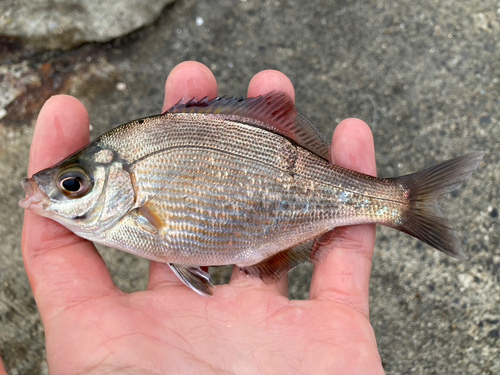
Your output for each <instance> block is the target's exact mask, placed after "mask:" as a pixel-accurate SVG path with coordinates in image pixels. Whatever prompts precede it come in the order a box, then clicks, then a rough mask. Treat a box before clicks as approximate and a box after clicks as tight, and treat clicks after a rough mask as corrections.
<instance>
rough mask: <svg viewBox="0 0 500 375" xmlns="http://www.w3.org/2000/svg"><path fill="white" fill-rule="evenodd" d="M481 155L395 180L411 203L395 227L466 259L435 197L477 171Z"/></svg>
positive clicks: (453, 230) (454, 255)
mask: <svg viewBox="0 0 500 375" xmlns="http://www.w3.org/2000/svg"><path fill="white" fill-rule="evenodd" d="M483 156H484V152H472V153H470V154H467V155H464V156H460V157H458V158H455V159H451V160H448V161H445V162H443V163H441V164H438V165H435V166H433V167H431V168H428V169H425V170H423V171H420V172H417V173H414V174H411V175H407V176H402V177H398V178H395V179H394V181H395V182H397V183H399V184H401V185H402V186H403V187H404V189H405V191H406V194H407V198H408V199H409V200H410V209H409V210H408V212H407V214H406V215H404V216H403V217H402V219H401V221H400V222H399V223H398V225H395V228H397V229H399V230H401V231H403V232H405V233H408V234H409V235H411V236H413V237H416V238H418V239H419V240H421V241H423V242H425V243H427V244H429V245H431V246H432V247H434V248H435V249H437V250H439V251H442V252H443V253H446V254H448V255H450V256H452V257H454V258H457V259H466V258H467V256H466V255H465V254H464V252H463V251H462V246H461V242H460V239H459V238H458V236H457V232H456V230H455V229H453V228H452V226H451V224H450V223H449V222H448V220H446V219H445V218H444V217H443V215H442V214H441V211H440V209H439V207H438V198H439V197H440V196H441V195H443V194H446V193H449V192H451V191H453V190H455V189H456V188H457V187H458V186H459V185H460V184H461V183H462V182H464V181H465V180H467V179H468V178H469V177H470V175H471V174H472V172H474V170H475V169H476V168H477V166H478V165H479V163H480V162H481V159H482V158H483Z"/></svg>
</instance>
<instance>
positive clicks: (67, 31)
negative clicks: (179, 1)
mask: <svg viewBox="0 0 500 375" xmlns="http://www.w3.org/2000/svg"><path fill="white" fill-rule="evenodd" d="M173 1H174V0H109V1H99V0H56V1H50V0H36V1H17V0H4V1H2V2H1V3H0V35H3V36H8V37H14V38H19V39H21V40H22V41H23V42H24V43H25V44H26V45H27V46H29V47H31V48H33V49H35V50H43V49H70V48H72V47H74V46H78V45H80V44H82V43H86V42H106V41H109V40H111V39H114V38H117V37H119V36H122V35H125V34H128V33H130V32H131V31H133V30H136V29H138V28H140V27H143V26H145V25H147V24H150V23H151V22H153V21H154V20H155V19H156V18H157V17H158V15H159V14H160V12H161V10H162V9H163V8H164V7H165V6H166V5H167V4H170V3H172V2H173Z"/></svg>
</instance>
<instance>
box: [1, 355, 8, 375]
mask: <svg viewBox="0 0 500 375" xmlns="http://www.w3.org/2000/svg"><path fill="white" fill-rule="evenodd" d="M0 375H7V371H5V367H4V366H3V363H2V358H0Z"/></svg>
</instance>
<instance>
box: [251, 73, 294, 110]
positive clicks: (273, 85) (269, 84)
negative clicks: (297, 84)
mask: <svg viewBox="0 0 500 375" xmlns="http://www.w3.org/2000/svg"><path fill="white" fill-rule="evenodd" d="M271 91H279V92H283V93H285V94H287V95H288V96H289V97H290V98H291V99H292V100H293V101H294V102H295V90H294V88H293V84H292V81H290V79H288V77H287V76H286V75H285V74H283V73H281V72H279V71H277V70H263V71H262V72H259V73H257V74H256V75H254V76H253V78H252V79H251V80H250V83H249V84H248V94H247V95H248V97H249V98H253V97H255V96H259V95H264V94H267V93H269V92H271Z"/></svg>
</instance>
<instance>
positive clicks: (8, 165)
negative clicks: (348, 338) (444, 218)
mask: <svg viewBox="0 0 500 375" xmlns="http://www.w3.org/2000/svg"><path fill="white" fill-rule="evenodd" d="M87 2H90V3H92V1H87ZM14 3H15V2H14V1H4V2H2V4H0V14H1V16H0V176H1V177H0V192H1V196H2V199H1V202H2V206H3V208H2V209H1V210H0V239H1V244H0V355H1V356H2V357H3V359H4V361H5V365H6V369H7V371H8V372H9V374H39V373H40V374H46V373H47V372H48V371H47V365H46V362H45V352H44V336H43V327H42V325H41V323H40V319H39V315H38V312H37V308H36V305H35V303H34V300H33V296H32V293H31V290H30V288H29V285H28V281H27V277H26V274H25V271H24V268H23V262H22V258H21V249H20V242H21V240H20V238H21V226H22V215H23V213H22V210H21V209H20V208H19V207H18V206H17V202H18V200H19V199H20V198H22V197H23V195H24V194H23V192H22V189H21V186H20V183H19V182H20V180H21V179H22V178H23V177H24V176H25V173H26V168H27V159H28V150H29V145H30V140H31V135H32V132H33V125H34V121H35V117H36V114H37V112H38V111H39V109H40V107H41V105H42V104H43V102H44V101H45V100H46V99H47V98H48V97H50V95H53V94H56V93H68V94H72V95H75V96H77V97H78V98H79V99H80V100H82V101H83V102H84V103H85V105H86V106H87V108H88V110H89V113H90V119H91V123H92V125H93V128H94V130H93V132H92V133H93V135H94V136H97V135H99V134H100V133H102V132H104V131H106V130H109V129H110V128H112V127H113V126H116V125H118V124H120V123H123V122H125V121H128V120H131V119H134V118H138V117H141V116H146V115H152V114H156V113H158V112H159V111H160V109H161V105H162V101H163V85H164V80H165V78H166V76H167V74H168V72H169V71H170V70H171V69H172V68H173V67H174V66H175V65H176V64H177V63H179V62H181V61H184V60H198V61H201V62H203V63H205V64H207V65H208V66H209V67H210V68H211V69H212V70H213V72H214V74H215V76H216V77H217V79H218V82H219V87H220V91H219V93H220V94H229V95H233V94H235V95H245V93H246V87H247V84H248V82H249V80H250V78H251V77H252V76H253V75H254V74H255V73H257V72H258V71H260V70H262V69H268V68H274V69H279V70H281V71H283V72H284V73H286V74H287V75H288V76H289V77H290V78H291V79H292V81H293V83H294V85H295V87H296V92H297V106H298V108H299V109H300V110H301V111H302V112H304V113H305V114H306V115H307V116H308V117H309V118H310V119H311V120H312V121H313V122H314V123H316V124H317V125H318V126H319V127H320V129H321V130H322V132H323V133H324V134H325V135H326V136H328V137H329V136H331V134H332V132H333V130H334V128H335V125H336V124H337V123H338V122H339V121H340V120H341V119H343V118H346V117H359V118H361V119H363V120H365V121H367V122H368V123H369V124H370V125H371V127H372V129H373V132H374V137H375V143H376V151H377V163H378V173H379V175H380V176H383V177H389V176H394V175H400V174H407V173H410V172H414V171H417V170H419V169H421V168H423V167H426V166H430V165H432V164H435V163H437V162H439V161H441V160H444V159H447V158H451V157H454V156H458V155H461V154H463V153H465V152H467V151H471V150H485V151H486V155H485V158H484V161H483V163H481V165H480V167H479V170H478V171H477V172H476V173H474V175H473V176H472V178H471V179H470V180H469V181H468V182H467V183H465V184H464V185H462V186H461V187H460V188H459V190H457V191H456V192H454V193H452V194H450V195H449V196H448V197H447V198H446V199H445V200H444V201H443V205H442V206H443V211H444V212H446V213H447V215H448V217H449V219H450V221H451V222H452V223H454V225H455V227H456V228H457V230H458V231H459V234H460V236H461V238H462V241H463V244H464V247H465V248H466V252H467V253H468V254H469V256H470V259H469V260H467V261H463V262H458V261H455V260H453V259H450V258H448V257H446V256H444V255H443V254H440V253H438V252H436V251H434V250H432V249H431V248H429V247H428V246H425V245H422V244H421V243H419V242H418V241H416V240H414V239H412V238H410V237H408V236H406V235H404V234H401V233H397V232H396V231H394V230H391V229H387V228H379V229H378V237H377V245H376V253H375V258H374V263H373V272H372V280H371V320H372V324H373V326H374V328H375V332H376V335H377V340H378V345H379V349H380V353H381V357H382V361H383V365H384V368H385V370H386V372H387V373H388V374H410V373H412V374H413V373H414V374H499V373H500V337H499V336H500V335H499V331H500V323H499V321H500V285H499V283H500V250H499V234H498V231H499V224H498V220H499V218H498V211H499V209H500V207H499V206H500V201H499V192H498V185H499V182H500V156H499V154H498V147H499V141H500V130H499V124H498V121H499V119H500V105H499V104H500V103H499V97H500V95H499V94H500V81H499V80H500V54H499V48H500V3H499V2H497V1H486V0H470V1H436V0H422V1H411V0H402V1H390V0H378V1H369V0H359V1H354V0H352V1H349V0H339V1H331V0H308V1H299V0H295V1H292V0H290V1H279V0H266V1H255V0H238V1H237V0H211V1H208V0H207V1H195V0H178V1H176V2H174V3H172V4H170V5H167V6H166V7H165V8H164V9H163V10H162V11H160V13H159V14H158V13H156V12H157V11H159V9H158V10H156V9H152V11H151V14H150V15H149V16H148V17H149V18H148V17H146V18H145V19H144V20H143V21H142V23H141V22H138V21H137V20H135V19H132V20H131V19H129V18H127V17H126V14H125V13H127V12H125V11H124V10H127V9H129V8H130V7H133V6H134V5H133V4H132V3H136V2H133V1H130V2H127V1H126V3H127V4H125V5H122V6H120V8H119V9H120V11H119V12H118V13H117V15H118V19H119V20H120V22H115V21H103V20H102V19H101V21H99V18H98V19H97V21H95V20H92V22H97V25H98V26H97V27H99V28H101V29H103V30H106V28H107V25H110V28H111V26H113V28H114V27H115V26H116V24H118V25H120V24H121V25H122V26H123V30H122V31H120V33H128V34H127V35H125V36H122V37H117V35H116V34H113V33H114V32H115V31H114V30H115V29H113V30H112V32H110V33H109V35H108V36H104V37H102V33H98V34H99V38H100V39H92V37H89V38H88V39H85V37H82V35H85V31H84V30H80V29H77V28H76V26H79V25H81V24H82V23H81V22H79V21H78V20H77V21H68V20H67V19H66V18H65V17H66V16H68V10H67V9H66V13H64V12H63V13H62V14H61V15H60V16H57V13H55V12H56V9H55V8H54V7H55V6H56V5H58V4H59V3H60V2H59V1H52V2H50V3H51V4H52V5H51V7H49V8H46V9H45V11H48V12H49V14H50V17H49V18H50V22H48V21H46V18H44V17H47V15H45V16H43V15H42V16H40V14H39V13H38V12H41V11H42V10H43V9H41V8H39V9H35V10H32V11H30V12H28V16H23V19H22V22H21V21H16V18H15V12H16V11H14V10H13V9H14V8H13V7H14V6H15V4H14ZM20 3H29V2H20ZM37 3H39V2H37ZM82 3H85V1H82ZM104 3H105V2H104ZM165 3H168V1H166V2H165ZM2 8H4V9H2ZM90 8H92V7H89V8H88V9H87V8H85V7H83V8H78V7H75V8H72V9H71V12H74V13H75V14H76V17H79V16H81V15H82V14H83V15H84V16H85V17H87V18H85V19H88V17H90V16H89V14H86V13H85V12H91V10H89V9H90ZM130 9H132V10H133V11H132V17H135V16H136V15H137V14H138V13H140V12H138V11H135V10H134V8H130ZM71 12H70V13H71ZM94 12H95V11H94ZM100 13H102V14H106V15H113V9H108V10H103V11H101V12H100ZM29 14H32V15H33V17H34V18H33V21H32V22H39V23H40V24H42V25H43V24H46V26H47V28H48V31H47V30H44V31H43V32H42V30H41V29H36V28H35V30H39V34H40V35H37V33H36V31H35V32H33V30H31V31H29V30H30V28H29V27H28V28H27V30H28V31H27V32H26V31H22V30H20V31H12V30H13V27H12V24H13V23H16V22H18V23H19V24H21V23H24V24H29V19H26V17H29ZM70 16H71V14H70ZM37 17H38V18H37ZM89 23H90V21H89ZM83 24H85V23H83ZM142 24H148V25H146V26H143V27H141V25H142ZM65 25H66V26H67V25H73V26H75V25H76V26H75V27H73V28H69V29H64V27H65ZM92 25H95V23H92ZM131 25H132V26H133V27H131ZM94 27H95V26H94ZM138 27H139V29H138V30H135V31H133V30H134V29H137V28H138ZM21 29H22V27H21ZM16 32H17V33H18V34H16ZM23 32H24V33H25V34H23ZM43 33H46V34H44V35H46V36H43V35H42V34H43ZM58 35H59V36H60V38H59V41H58V39H57V38H58ZM72 35H75V38H72V37H71V36H72ZM43 38H46V39H49V40H46V41H45V42H44V41H43ZM94 38H97V37H94ZM85 40H87V41H92V40H98V41H100V43H87V44H83V45H81V43H82V42H83V41H85ZM106 40H107V42H106ZM47 48H55V49H54V50H47ZM101 252H102V254H103V256H104V258H105V260H106V262H107V264H108V265H109V268H110V270H111V272H112V274H113V276H114V279H115V280H116V282H117V284H118V285H119V286H120V287H121V288H122V289H123V290H127V291H133V290H138V289H143V288H144V287H145V285H146V277H147V262H146V261H143V260H141V259H138V258H135V257H133V256H131V255H128V254H124V253H121V252H119V251H116V250H112V249H102V251H101ZM214 272H215V276H216V278H218V279H219V280H222V279H223V278H224V277H225V273H227V272H226V271H225V270H222V271H221V270H215V271H214ZM310 272H311V267H308V266H302V267H300V268H299V269H297V270H295V271H293V273H292V274H291V276H290V278H291V283H290V292H291V296H293V297H294V298H306V297H307V290H308V286H309V278H310Z"/></svg>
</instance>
